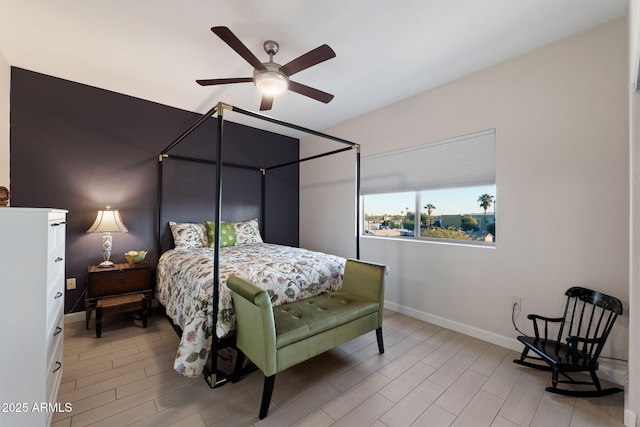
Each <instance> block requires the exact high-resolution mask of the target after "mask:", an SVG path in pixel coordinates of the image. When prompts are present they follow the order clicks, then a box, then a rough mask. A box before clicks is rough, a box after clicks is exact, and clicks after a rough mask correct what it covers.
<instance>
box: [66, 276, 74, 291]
mask: <svg viewBox="0 0 640 427" xmlns="http://www.w3.org/2000/svg"><path fill="white" fill-rule="evenodd" d="M75 288H76V278H75V277H70V278H69V279H67V290H68V291H70V290H72V289H75Z"/></svg>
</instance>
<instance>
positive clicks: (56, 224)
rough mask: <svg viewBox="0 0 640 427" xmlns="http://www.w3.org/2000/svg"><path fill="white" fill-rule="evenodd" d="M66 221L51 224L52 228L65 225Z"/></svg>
mask: <svg viewBox="0 0 640 427" xmlns="http://www.w3.org/2000/svg"><path fill="white" fill-rule="evenodd" d="M65 224H66V221H62V222H54V223H53V224H51V226H52V227H58V226H60V225H65Z"/></svg>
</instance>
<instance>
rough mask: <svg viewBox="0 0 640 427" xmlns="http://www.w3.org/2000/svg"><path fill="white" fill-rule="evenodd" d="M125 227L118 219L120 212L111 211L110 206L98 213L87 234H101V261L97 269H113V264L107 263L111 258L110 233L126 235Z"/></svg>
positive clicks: (119, 218) (120, 219)
mask: <svg viewBox="0 0 640 427" xmlns="http://www.w3.org/2000/svg"><path fill="white" fill-rule="evenodd" d="M128 231H129V230H127V227H125V225H124V224H123V223H122V218H121V217H120V212H118V210H117V209H115V210H111V206H107V209H106V210H103V211H98V216H97V217H96V220H95V222H94V223H93V225H92V226H91V227H89V229H88V230H87V233H103V234H102V258H103V259H104V261H102V262H101V263H100V264H99V265H98V267H102V268H105V267H113V265H114V264H113V263H112V262H111V261H109V258H110V257H111V243H112V236H111V233H116V232H123V233H126V232H128Z"/></svg>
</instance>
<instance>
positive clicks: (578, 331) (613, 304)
mask: <svg viewBox="0 0 640 427" xmlns="http://www.w3.org/2000/svg"><path fill="white" fill-rule="evenodd" d="M565 295H566V296H567V302H566V305H565V309H564V315H563V317H558V318H549V317H543V316H539V315H536V314H529V315H528V316H527V318H528V319H531V320H532V321H533V329H534V332H535V336H534V337H528V336H519V337H518V341H520V342H521V343H522V344H524V346H525V347H524V350H523V351H522V354H521V356H520V359H515V360H514V361H513V362H514V363H517V364H519V365H523V366H528V367H531V368H536V369H543V370H550V371H551V383H552V386H551V387H547V388H546V390H547V391H549V392H552V393H558V394H563V395H567V396H578V397H595V396H606V395H609V394H613V393H618V392H621V391H623V390H622V389H621V388H618V387H613V388H607V389H603V388H602V387H601V385H600V381H599V380H598V376H597V375H596V371H597V370H598V356H600V352H601V351H602V348H603V347H604V344H605V342H606V340H607V337H608V336H609V333H610V332H611V328H612V327H613V324H614V322H615V320H616V318H617V317H618V315H621V314H622V303H621V302H620V300H619V299H617V298H614V297H612V296H609V295H605V294H602V293H600V292H596V291H592V290H590V289H585V288H580V287H573V288H570V289H569V290H567V292H566V293H565ZM539 323H541V324H542V325H543V329H544V335H543V336H540V328H539V326H538V324H539ZM552 324H557V325H558V326H557V327H559V331H558V335H557V337H555V338H554V337H550V332H549V327H550V326H551V325H552ZM565 336H566V338H563V337H565ZM529 350H531V351H533V352H534V353H536V355H537V356H538V357H535V356H529V355H528V353H529ZM526 359H534V360H538V361H541V362H544V363H545V364H540V363H532V362H529V361H527V360H526ZM576 372H589V374H590V375H591V381H578V380H575V379H573V378H571V377H570V376H569V374H570V373H576ZM559 375H561V376H562V377H563V378H565V379H562V380H561V379H559ZM558 383H563V384H573V385H592V386H594V387H595V390H573V389H571V390H569V389H564V388H558Z"/></svg>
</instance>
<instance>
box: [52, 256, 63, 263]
mask: <svg viewBox="0 0 640 427" xmlns="http://www.w3.org/2000/svg"><path fill="white" fill-rule="evenodd" d="M63 259H64V258H62V257H58V258H56V259H55V261H54V262H60V261H62V260H63Z"/></svg>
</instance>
